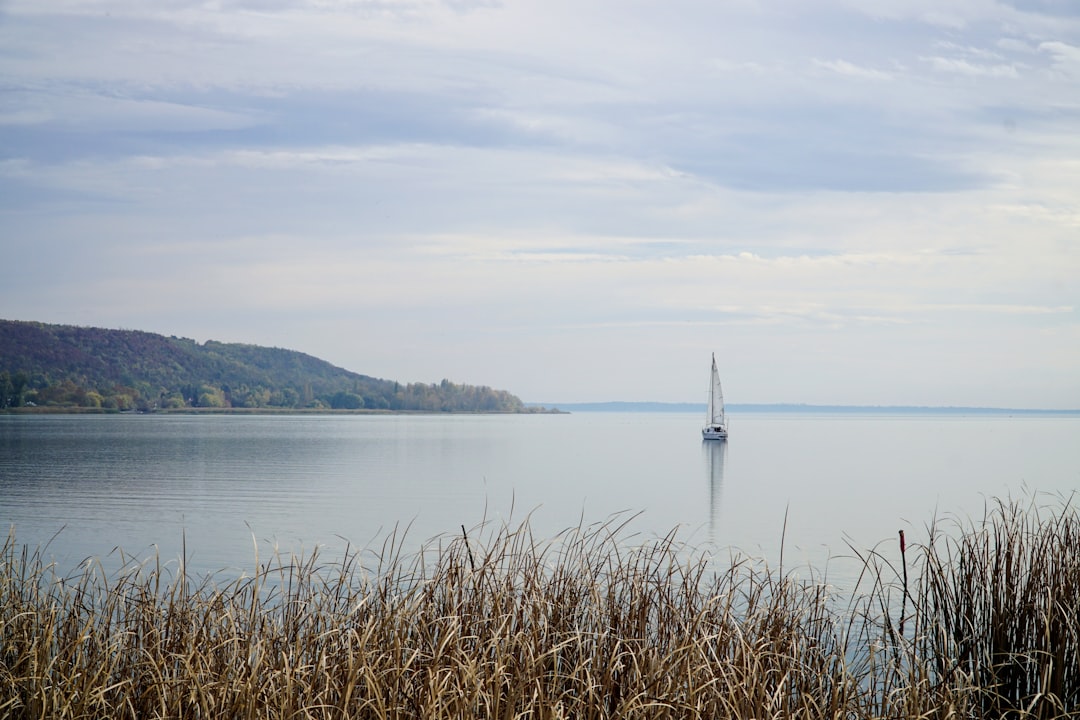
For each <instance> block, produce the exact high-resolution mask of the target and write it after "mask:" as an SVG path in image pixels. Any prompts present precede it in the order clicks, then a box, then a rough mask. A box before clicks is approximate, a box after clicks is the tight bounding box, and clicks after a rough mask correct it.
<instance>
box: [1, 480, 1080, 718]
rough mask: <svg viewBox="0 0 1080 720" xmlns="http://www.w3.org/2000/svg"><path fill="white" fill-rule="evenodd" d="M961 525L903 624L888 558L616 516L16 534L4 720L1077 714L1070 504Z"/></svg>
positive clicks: (931, 550)
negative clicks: (537, 521)
mask: <svg viewBox="0 0 1080 720" xmlns="http://www.w3.org/2000/svg"><path fill="white" fill-rule="evenodd" d="M958 530H959V531H958V532H951V533H945V532H943V531H941V529H940V527H939V526H936V525H935V526H931V528H929V533H928V539H927V542H926V543H925V544H923V545H916V544H914V543H913V544H912V545H911V546H910V548H909V549H910V550H914V551H915V552H914V555H916V558H917V559H916V560H915V562H914V563H913V569H915V570H916V577H915V582H914V584H913V587H912V589H911V592H910V597H909V596H908V587H907V585H906V583H904V586H903V588H902V591H903V593H904V594H903V596H902V597H903V601H902V603H901V606H902V608H903V609H902V610H901V618H905V619H906V620H907V621H908V623H909V625H908V627H909V628H910V631H909V632H908V633H906V634H905V633H902V632H895V631H894V630H893V626H894V624H895V612H894V610H893V608H894V607H895V603H894V601H895V599H896V592H897V584H898V583H899V582H900V580H899V578H900V575H898V574H897V573H896V572H895V569H894V568H893V567H892V566H891V565H890V564H889V563H888V562H887V561H886V560H885V557H884V555H879V554H877V553H876V552H871V553H867V554H866V557H865V560H866V572H865V573H864V574H865V576H866V578H867V580H868V582H867V583H865V585H867V586H868V589H865V590H860V591H858V592H857V593H855V594H853V595H852V597H850V598H848V599H847V602H846V605H845V604H844V602H843V599H842V598H839V599H838V598H836V597H834V596H833V593H832V591H831V590H830V588H829V587H828V586H826V585H825V584H823V583H821V582H816V581H813V580H810V581H804V580H800V579H799V578H798V576H797V575H795V574H793V573H791V572H787V573H783V572H779V571H773V570H770V568H769V567H768V566H767V565H765V564H763V563H761V562H758V561H754V560H751V559H749V558H746V557H742V556H734V557H732V558H731V560H730V563H729V564H728V565H727V566H721V565H718V564H717V562H716V561H715V560H714V559H711V558H708V557H707V556H705V555H704V554H699V553H696V552H695V551H693V549H692V548H688V547H687V546H685V545H684V544H683V543H682V542H680V541H679V539H678V537H677V535H676V533H675V532H672V533H670V534H668V535H667V536H664V537H659V538H654V539H650V540H647V541H646V540H641V539H640V538H636V537H634V536H629V533H628V531H627V527H626V523H625V522H623V521H619V520H613V521H611V522H609V523H603V524H599V525H593V526H582V527H577V528H572V529H569V530H567V531H566V532H564V533H561V534H559V535H557V536H556V537H555V538H553V539H551V540H546V541H543V542H537V541H536V540H535V539H534V538H533V536H532V533H531V530H530V528H529V526H528V524H527V523H524V524H522V525H520V526H518V527H514V528H510V527H499V528H488V527H480V528H475V529H473V530H472V531H471V532H466V531H465V529H464V528H462V534H461V536H454V537H449V536H448V537H443V538H437V539H436V540H433V541H431V543H429V544H428V545H427V546H425V547H424V549H423V550H422V551H421V552H419V553H415V554H410V553H406V552H404V551H403V548H404V547H405V543H404V535H397V534H394V535H392V536H391V537H390V538H389V539H388V540H387V541H386V543H385V544H384V545H383V546H382V547H381V548H379V549H378V550H377V551H376V552H369V551H354V550H349V551H347V552H346V553H345V555H344V557H343V559H341V560H339V561H335V562H323V560H322V558H321V557H320V555H319V553H318V552H317V551H316V552H313V553H311V554H310V555H307V556H288V557H284V556H281V555H278V554H275V555H274V556H273V557H271V558H270V559H269V560H267V561H265V562H262V563H259V562H258V560H257V561H256V568H257V569H256V571H255V572H254V574H252V575H251V576H241V577H233V578H222V577H214V576H208V577H205V578H201V579H193V578H191V577H189V576H188V575H187V573H186V572H185V571H184V568H183V562H182V560H181V561H180V562H179V564H176V565H173V564H170V563H164V564H163V563H161V562H160V560H159V559H158V558H156V557H155V558H151V559H150V560H148V561H139V560H137V559H134V558H129V557H126V556H121V559H122V567H121V569H120V570H118V571H116V572H114V573H109V574H107V573H105V572H104V570H103V569H102V566H101V564H100V563H98V562H96V561H93V560H90V561H88V562H86V563H84V564H82V565H81V566H80V567H79V568H77V569H76V570H75V571H74V572H72V573H68V574H60V573H58V571H57V569H56V568H55V567H54V566H52V565H50V564H48V563H47V562H46V560H45V557H44V554H43V553H42V552H41V551H32V550H30V549H29V548H27V547H26V546H22V545H19V544H18V543H17V542H16V539H15V537H14V534H13V533H11V534H9V536H8V538H7V540H6V542H4V543H3V546H2V548H0V717H4V718H13V719H16V718H17V719H21V718H101V717H110V718H180V717H184V718H211V717H212V718H290V719H291V718H328V719H329V718H334V719H336V718H373V719H374V718H377V719H379V720H389V719H398V718H450V717H453V718H464V719H470V718H505V719H507V720H510V719H514V718H543V719H547V718H552V719H554V718H586V719H588V718H596V719H603V718H721V717H722V718H806V719H811V718H845V719H848V718H891V717H927V718H980V717H1015V718H1057V717H1062V718H1063V717H1067V716H1068V713H1069V711H1070V710H1071V709H1073V708H1076V707H1080V674H1078V672H1080V671H1078V666H1077V653H1078V645H1080V643H1078V626H1077V618H1078V617H1080V607H1078V598H1080V558H1078V555H1077V553H1078V552H1080V545H1078V543H1077V540H1078V539H1080V538H1078V536H1077V533H1078V530H1080V522H1078V520H1077V515H1076V512H1075V510H1074V509H1073V508H1072V506H1071V504H1070V503H1069V502H1067V501H1063V502H1062V503H1060V506H1059V507H1056V508H1054V509H1053V510H1052V511H1051V509H1048V508H1044V507H1034V506H1031V507H1021V506H1019V505H1017V504H1015V503H1007V502H1002V503H998V504H997V505H995V506H994V507H993V508H992V509H991V510H988V513H987V516H986V517H985V518H983V520H982V521H981V522H979V523H972V524H971V525H970V526H964V527H961V528H958ZM903 563H904V564H903V568H902V569H901V570H902V572H906V569H907V558H904V559H903ZM811 577H812V576H811ZM838 600H839V602H838ZM909 603H910V604H911V606H913V607H911V610H910V613H909V612H908V604H909Z"/></svg>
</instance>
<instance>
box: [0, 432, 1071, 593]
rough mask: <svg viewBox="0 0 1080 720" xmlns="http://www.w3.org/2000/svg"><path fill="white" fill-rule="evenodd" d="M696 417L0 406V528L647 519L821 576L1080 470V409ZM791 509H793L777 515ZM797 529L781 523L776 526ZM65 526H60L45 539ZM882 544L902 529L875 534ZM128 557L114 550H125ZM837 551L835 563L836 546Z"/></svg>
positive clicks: (362, 526) (246, 542)
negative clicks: (102, 411) (715, 439)
mask: <svg viewBox="0 0 1080 720" xmlns="http://www.w3.org/2000/svg"><path fill="white" fill-rule="evenodd" d="M699 425H700V418H699V417H698V415H697V414H694V415H685V414H666V413H638V414H615V413H578V414H573V415H523V416H459V415H451V416H357V415H349V416H332V415H327V416H306V415H305V416H294V415H290V416H231V415H222V416H194V415H121V416H102V415H98V416H0V524H2V525H3V526H4V527H7V526H14V528H15V533H16V538H17V540H18V541H19V542H20V543H25V544H28V545H31V546H38V545H41V544H44V543H47V542H49V541H50V539H52V540H51V544H50V545H49V551H50V553H51V554H52V555H53V556H54V557H55V558H56V560H57V563H58V564H59V565H60V566H61V567H62V568H70V567H73V566H75V565H76V564H78V563H79V562H80V561H81V560H82V559H83V558H85V557H87V556H104V557H108V556H109V554H110V553H111V552H112V551H113V549H114V548H115V547H117V546H119V547H121V548H123V550H124V551H125V552H127V553H129V554H136V555H139V556H148V555H150V554H152V553H153V551H154V549H155V548H156V549H157V550H158V551H159V552H160V554H161V557H162V559H163V560H168V559H174V558H176V557H178V555H179V553H180V548H181V542H182V539H183V538H184V537H185V536H186V542H187V550H188V555H189V567H191V568H192V569H194V570H197V571H199V572H210V571H215V572H216V571H220V570H223V569H225V570H228V571H233V570H239V569H250V568H251V567H253V564H254V552H255V551H254V548H253V538H254V539H255V540H257V541H258V543H259V546H260V550H259V552H260V555H261V556H262V557H265V555H266V553H268V552H269V550H270V549H271V548H272V547H274V546H277V547H279V548H280V549H281V550H282V551H285V552H299V551H309V550H310V549H311V548H312V547H313V546H315V545H319V546H322V547H324V548H325V552H326V553H327V554H329V555H330V556H333V555H334V554H335V553H340V552H341V550H342V549H343V547H344V545H345V541H346V540H347V541H349V542H351V543H352V545H353V546H371V545H373V544H375V543H377V542H378V541H380V540H381V539H382V538H383V537H385V534H386V533H387V532H388V531H390V530H392V529H394V528H395V527H398V528H399V529H403V528H405V527H406V526H408V527H409V529H408V533H407V535H406V540H407V541H406V545H407V546H409V545H413V546H415V548H416V549H419V547H420V545H421V544H422V543H423V542H424V541H426V540H428V539H430V538H432V537H434V536H436V535H440V534H449V535H458V534H460V532H461V526H462V525H465V526H466V527H467V528H470V534H471V535H472V534H474V533H480V531H479V530H476V529H475V526H476V525H477V524H478V523H480V522H482V521H485V520H486V521H487V522H489V523H501V522H509V523H510V524H514V525H516V524H517V523H519V522H520V521H522V520H524V519H525V518H526V516H528V517H529V518H530V524H531V526H532V528H533V531H534V535H536V536H537V537H538V538H541V539H543V538H549V537H552V536H553V535H554V534H555V533H557V532H558V531H560V530H562V529H564V528H567V527H571V526H577V525H578V524H579V523H582V522H584V523H585V524H591V523H595V522H602V521H605V520H607V519H609V518H611V517H612V516H614V515H618V514H620V513H621V514H623V515H625V516H627V517H628V516H630V515H633V514H635V513H638V515H637V516H636V517H635V518H634V520H633V522H632V528H633V529H634V530H635V531H636V532H638V533H640V535H639V537H649V536H652V535H654V534H665V533H667V532H668V531H670V530H672V529H673V528H676V527H679V528H681V530H680V537H682V538H683V539H685V540H687V541H689V542H691V543H692V544H694V545H695V546H699V547H704V548H709V549H714V550H715V551H716V552H718V553H720V554H722V555H724V556H725V557H726V553H727V552H728V550H727V549H728V548H736V549H739V550H741V551H743V552H746V553H749V554H752V555H755V556H761V557H764V558H766V559H767V560H769V561H770V562H771V563H772V564H775V563H776V562H777V561H778V559H779V550H780V544H781V539H782V537H783V538H784V562H785V565H788V564H799V563H811V564H813V565H814V566H815V567H817V568H819V569H821V568H823V567H824V566H825V565H826V563H827V564H828V565H829V567H830V575H831V576H833V577H835V575H836V573H837V572H840V574H843V572H844V571H843V570H840V571H836V570H834V569H833V568H836V567H842V566H843V562H844V561H843V560H842V559H839V558H838V556H843V555H849V554H850V550H849V549H848V543H850V544H851V545H852V546H854V547H856V548H859V549H865V548H869V547H872V546H874V545H875V544H877V543H879V542H882V541H885V542H887V543H892V542H893V539H894V538H895V536H896V531H897V530H898V529H904V530H905V532H906V533H907V535H908V538H909V541H912V542H917V541H918V540H919V539H920V538H925V536H926V531H925V528H926V525H927V523H928V522H929V521H930V520H931V519H932V518H933V517H934V515H935V512H936V513H937V514H938V515H939V516H943V515H947V514H956V515H961V516H973V517H978V516H980V515H981V514H982V511H983V507H984V503H985V502H986V501H987V500H988V499H990V498H993V497H1006V496H1012V497H1026V496H1027V495H1028V494H1031V493H1041V492H1047V493H1065V494H1067V493H1069V492H1071V491H1072V490H1074V489H1077V488H1080V442H1077V438H1078V437H1080V418H1072V417H1066V418H1061V417H1055V418H1048V417H1003V416H994V417H974V416H973V417H942V416H933V415H927V416H920V417H912V416H897V415H870V414H868V415H859V416H848V415H807V414H795V413H792V414H758V413H752V414H751V413H748V414H745V415H741V416H740V415H736V416H734V417H733V418H732V435H731V439H730V440H729V441H728V442H727V443H726V444H715V443H703V442H702V441H701V439H700V435H699V431H698V428H699ZM785 514H786V515H787V520H786V530H785ZM785 533H786V534H785ZM54 535H55V538H54V537H53V536H54ZM883 547H889V546H887V545H883ZM112 557H115V554H114V555H113V556H112ZM830 558H831V559H830Z"/></svg>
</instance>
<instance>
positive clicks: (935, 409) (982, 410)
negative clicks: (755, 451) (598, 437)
mask: <svg viewBox="0 0 1080 720" xmlns="http://www.w3.org/2000/svg"><path fill="white" fill-rule="evenodd" d="M525 405H526V406H527V407H534V406H535V407H557V408H559V409H560V410H562V411H565V412H674V413H680V412H684V413H704V412H705V403H665V402H625V401H614V402H596V403H525ZM727 411H728V412H733V413H819V414H820V413H829V414H860V415H866V414H881V415H927V414H930V415H1051V416H1080V409H1072V410H1056V409H1040V408H996V407H952V406H917V405H805V404H799V403H772V404H754V403H746V404H728V405H727Z"/></svg>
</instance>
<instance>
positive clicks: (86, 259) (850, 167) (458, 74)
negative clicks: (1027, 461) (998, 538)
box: [0, 0, 1080, 405]
mask: <svg viewBox="0 0 1080 720" xmlns="http://www.w3.org/2000/svg"><path fill="white" fill-rule="evenodd" d="M942 7H943V6H941V5H940V3H933V2H930V0H925V1H924V0H916V1H915V2H892V1H891V0H890V1H887V2H883V3H872V4H867V3H855V2H850V1H849V0H817V1H815V2H812V3H794V2H780V3H767V4H765V3H755V2H750V1H749V0H747V1H746V2H732V3H698V2H690V1H687V2H682V1H681V0H680V1H678V2H676V3H675V4H674V5H665V6H654V5H648V4H645V5H640V4H639V5H626V4H624V3H615V2H614V1H613V0H599V2H596V3H587V4H584V5H582V4H580V3H568V2H562V1H558V0H557V1H554V2H550V1H549V2H540V1H539V0H522V1H521V2H515V3H504V4H502V5H496V4H492V3H484V2H480V3H458V2H453V3H445V2H436V1H435V0H432V1H430V2H428V1H417V2H400V3H393V2H381V3H380V2H345V1H344V0H342V1H340V2H337V1H335V2H316V1H315V0H311V1H310V2H308V1H305V0H280V1H279V2H268V3H261V2H259V3H257V2H255V1H254V0H243V1H241V0H238V1H235V2H228V1H225V2H219V3H214V4H206V3H203V2H196V1H195V0H190V1H189V0H183V1H182V0H171V1H166V2H158V3H145V2H134V0H96V1H95V2H74V1H73V0H72V1H70V2H64V1H61V0H57V1H55V2H49V3H38V2H29V1H28V0H14V1H12V2H9V3H7V5H5V13H6V14H5V16H4V23H3V24H0V54H2V55H0V57H2V58H3V63H4V67H5V78H4V83H5V85H4V88H3V89H4V93H5V94H4V99H5V103H4V106H3V109H2V110H0V158H2V159H0V222H2V223H3V227H4V233H3V236H2V237H0V242H2V244H3V245H2V250H3V252H4V257H5V258H6V259H8V260H9V261H10V262H11V263H12V264H13V265H12V266H18V267H19V268H20V269H21V270H20V272H19V273H18V274H16V275H13V276H12V277H9V278H8V281H7V282H6V283H5V284H4V285H3V286H2V288H0V306H3V307H4V308H5V313H8V314H13V316H14V317H19V318H25V319H38V320H44V321H72V322H78V323H79V324H91V325H106V326H117V325H122V326H125V327H141V328H146V329H150V330H159V331H164V332H168V333H169V334H184V335H188V336H192V337H201V338H206V337H215V338H218V339H226V340H228V339H236V340H241V341H245V342H258V343H262V344H271V345H278V346H284V347H295V348H297V349H301V350H304V351H307V352H312V353H314V354H318V355H322V356H325V357H327V358H328V359H331V360H333V361H335V362H337V363H338V364H342V365H344V366H346V367H349V368H351V369H355V370H358V371H360V372H369V373H373V374H378V375H380V376H385V377H394V378H400V379H402V380H414V379H424V378H432V379H434V380H438V379H441V378H442V377H451V378H453V379H455V380H458V381H463V380H464V381H468V380H475V381H478V382H483V383H484V384H495V385H497V386H502V387H507V388H509V389H511V390H513V391H516V392H519V393H520V394H522V395H525V396H527V397H528V398H530V399H539V400H545V399H552V398H559V399H565V400H572V399H576V397H575V394H576V395H577V396H578V397H580V398H581V399H621V398H619V397H618V394H619V393H620V392H623V391H624V389H625V387H627V383H628V382H630V381H633V382H636V383H639V385H635V386H634V387H639V386H640V387H641V389H642V396H641V398H640V399H669V400H682V399H687V398H692V397H697V395H699V394H700V392H699V391H700V388H698V387H697V385H698V384H699V383H697V381H696V380H695V381H694V382H693V383H691V382H689V381H685V380H684V379H683V376H684V375H685V373H682V372H680V371H679V368H680V367H681V363H685V362H686V360H685V358H687V357H704V356H705V354H706V353H707V351H708V349H709V348H710V347H715V346H724V347H726V348H729V350H730V362H731V365H732V367H731V373H732V377H733V380H735V379H737V382H735V384H734V386H733V387H734V388H737V389H738V393H739V394H741V395H742V397H743V398H745V399H746V400H747V401H755V400H757V401H768V400H770V399H773V400H776V401H782V400H788V401H800V400H805V399H806V397H805V395H799V394H798V393H805V392H811V391H809V390H807V389H805V383H806V381H805V379H802V380H799V381H795V380H790V381H789V380H785V378H794V376H796V375H798V376H799V377H800V378H805V377H808V376H811V377H820V378H826V377H827V378H832V379H831V380H830V381H829V383H827V386H826V384H824V381H823V385H822V387H820V388H815V389H813V390H812V392H814V393H818V395H819V396H820V397H821V398H822V399H824V398H825V397H826V396H830V393H831V397H835V398H838V399H840V398H841V396H843V398H844V399H848V400H850V399H853V398H858V397H867V398H868V397H871V396H873V397H874V399H875V400H880V399H881V398H880V397H879V395H878V394H884V393H885V391H884V390H882V389H881V388H885V387H887V388H890V389H889V391H888V392H892V393H894V397H903V398H905V401H907V400H909V399H910V398H911V393H912V392H916V393H917V392H924V391H923V390H920V388H919V385H918V382H917V381H916V380H914V379H913V380H912V381H911V383H910V384H909V385H907V386H906V387H901V386H900V385H898V384H897V382H898V381H897V380H896V377H895V374H896V370H897V368H903V369H904V372H905V373H911V374H912V377H913V378H915V377H916V376H921V377H923V378H925V377H938V375H939V374H940V373H942V372H943V371H942V370H941V368H943V367H952V368H956V369H954V370H950V371H949V372H951V373H953V375H951V377H959V376H961V375H963V376H964V377H965V383H967V384H968V385H969V386H971V387H979V386H980V384H981V386H982V387H985V388H987V389H988V390H987V392H988V393H992V394H993V397H995V398H997V397H998V395H997V394H996V393H997V390H996V388H999V387H1000V386H1001V385H1002V382H1003V379H1006V378H1009V377H1014V376H1015V375H1016V374H1017V373H1023V374H1025V375H1026V376H1031V377H1040V378H1041V377H1043V376H1044V375H1045V376H1046V378H1047V380H1046V382H1045V383H1044V384H1043V387H1042V389H1041V390H1037V389H1035V387H1034V385H1033V386H1032V388H1031V389H1030V392H1031V393H1033V395H1032V396H1031V399H1029V400H1026V401H1024V402H1023V403H1022V404H1026V405H1038V404H1047V403H1061V402H1065V400H1062V398H1077V400H1076V401H1075V402H1073V403H1072V404H1074V405H1080V385H1078V383H1077V380H1076V377H1075V367H1076V365H1077V364H1080V339H1078V335H1080V333H1078V331H1077V323H1076V313H1075V310H1074V308H1075V307H1077V301H1076V297H1075V291H1074V287H1075V282H1074V281H1075V278H1076V277H1077V276H1080V258H1078V255H1077V252H1078V251H1077V248H1076V244H1075V242H1074V238H1075V234H1076V228H1077V227H1078V222H1080V221H1078V218H1080V206H1078V204H1077V200H1076V198H1077V197H1078V188H1077V183H1076V178H1077V177H1078V176H1080V175H1078V172H1077V167H1078V165H1077V164H1078V163H1080V143H1078V141H1077V139H1076V133H1075V128H1076V122H1077V119H1078V118H1077V108H1076V103H1075V101H1074V100H1072V98H1074V97H1078V94H1077V93H1078V92H1080V88H1078V85H1077V83H1078V79H1077V73H1076V71H1077V48H1078V47H1080V28H1078V26H1077V25H1076V22H1075V15H1074V14H1073V13H1070V12H1067V11H1066V10H1064V9H1063V6H1062V5H1055V4H1054V3H1034V2H1028V3H1019V2H1017V3H1011V4H1006V3H1001V2H992V1H991V0H985V1H984V0H974V1H973V2H966V3H960V4H955V3H954V4H952V5H949V6H948V7H945V8H944V10H942ZM942 13H947V14H948V16H947V17H946V16H944V15H943V14H942ZM132 297H137V298H140V301H139V302H135V303H133V302H132V301H131V298H132ZM1005 346H1008V347H1022V348H1024V351H1023V352H1021V351H1019V350H1018V351H1016V352H1015V353H1014V355H1015V357H1011V356H1010V358H1009V359H1008V361H1007V362H1006V360H1005V359H1001V360H1000V361H999V360H998V359H994V360H987V358H990V357H994V358H996V356H994V355H992V354H991V353H990V350H991V349H993V348H995V347H997V348H1000V347H1005ZM645 354H647V355H649V356H650V359H649V360H648V361H647V362H646V361H645V360H638V359H635V358H638V357H639V356H642V355H645ZM613 355H618V356H620V357H626V358H630V360H628V361H627V364H626V367H620V368H619V369H618V372H617V373H613V372H612V371H611V369H610V365H611V363H610V361H609V360H607V359H608V358H610V357H612V356H613ZM1070 362H1071V363H1072V365H1071V368H1072V371H1071V372H1067V371H1066V370H1065V368H1069V367H1070V365H1069V363H1070ZM965 366H968V367H967V370H966V371H962V370H960V369H959V368H962V367H965ZM763 368H768V369H769V372H765V371H764V370H763ZM837 368H843V369H844V371H843V372H840V371H839V370H837ZM642 378H648V380H647V381H645V382H644V384H642V383H643V381H642V380H641V379H642ZM935 392H936V393H939V395H935V396H929V395H928V396H927V397H926V398H925V399H924V402H927V403H929V404H934V402H935V401H934V397H938V398H939V401H940V403H941V404H949V403H950V402H952V403H955V402H956V397H955V396H950V395H948V391H947V387H946V385H944V384H943V385H941V386H940V387H938V388H937V389H936V390H935ZM785 393H787V394H788V395H787V396H786V397H784V396H783V395H784V394H785ZM1036 394H1037V397H1038V398H1039V399H1036ZM585 395H591V396H592V397H588V398H586V397H584V396H585ZM635 399H637V398H635ZM995 402H998V401H997V400H995Z"/></svg>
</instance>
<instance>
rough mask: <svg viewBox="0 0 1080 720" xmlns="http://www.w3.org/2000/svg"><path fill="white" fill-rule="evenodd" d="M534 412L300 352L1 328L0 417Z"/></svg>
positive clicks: (138, 335)
mask: <svg viewBox="0 0 1080 720" xmlns="http://www.w3.org/2000/svg"><path fill="white" fill-rule="evenodd" d="M16 407H61V408H62V407H82V408H102V409H111V410H143V411H154V410H168V409H180V408H192V407H194V408H280V409H305V408H307V409H345V410H355V409H372V410H415V411H428V412H439V411H444V412H529V411H530V410H529V409H527V408H525V406H524V404H523V403H522V402H521V400H520V399H518V398H517V397H516V396H514V395H511V394H510V393H508V392H506V391H503V390H493V389H491V388H489V387H480V386H472V385H458V384H456V383H452V382H449V381H448V380H443V381H442V383H440V384H438V385H429V384H424V383H409V384H404V385H403V384H401V383H398V382H394V381H392V380H380V379H378V378H373V377H368V376H366V375H360V374H358V373H355V372H350V371H348V370H344V369H342V368H339V367H335V366H334V365H331V364H330V363H328V362H325V361H323V360H319V359H318V358H315V357H312V356H310V355H305V354H304V353H301V352H296V351H293V350H282V349H279V348H266V347H259V346H256V345H241V344H236V343H222V342H215V341H208V342H205V343H203V344H201V345H200V344H199V343H197V342H195V341H194V340H189V339H187V338H178V337H175V336H174V337H166V336H164V335H157V334H154V333H148V332H140V331H136V330H105V329H100V328H87V327H77V326H73V325H46V324H43V323H36V322H21V321H11V320H0V408H16Z"/></svg>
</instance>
